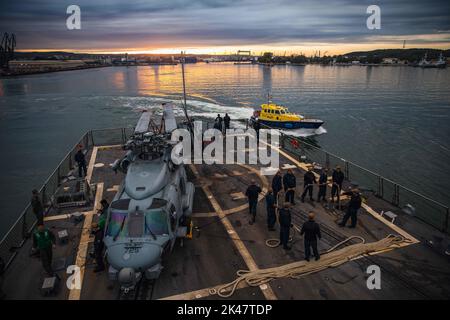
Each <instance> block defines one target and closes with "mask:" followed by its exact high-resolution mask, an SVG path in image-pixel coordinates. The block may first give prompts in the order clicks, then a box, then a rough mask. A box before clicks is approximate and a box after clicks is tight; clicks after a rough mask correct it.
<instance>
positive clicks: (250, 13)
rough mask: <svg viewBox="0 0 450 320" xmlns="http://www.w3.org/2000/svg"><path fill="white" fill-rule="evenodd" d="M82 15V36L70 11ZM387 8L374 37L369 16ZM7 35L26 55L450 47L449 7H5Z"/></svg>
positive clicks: (207, 1) (357, 1)
mask: <svg viewBox="0 0 450 320" xmlns="http://www.w3.org/2000/svg"><path fill="white" fill-rule="evenodd" d="M71 4H76V5H78V6H79V7H80V8H81V30H68V29H67V27H66V19H67V17H68V16H69V15H68V14H67V13H66V9H67V7H68V6H69V5H71ZM371 4H376V5H378V6H379V7H380V8H381V29H380V30H369V29H368V28H367V27H366V19H367V18H368V17H369V14H367V13H366V9H367V7H368V6H369V5H371ZM0 32H10V33H15V35H16V37H17V49H19V50H72V51H79V52H80V51H82V52H179V51H180V50H181V49H184V50H188V52H192V53H196V52H198V53H223V52H233V51H235V50H237V49H242V50H245V49H251V50H253V51H256V52H257V53H259V52H260V51H265V50H272V51H275V52H280V53H281V52H284V51H287V53H288V54H290V53H294V52H297V53H298V52H304V53H311V52H314V51H316V50H321V52H322V53H324V52H325V51H328V54H331V53H343V52H348V51H353V50H367V49H374V48H401V47H402V45H403V40H406V47H407V48H412V47H435V48H450V1H448V0H427V1H424V0H383V1H375V0H370V1H366V0H324V1H317V0H305V1H304V0H146V1H144V0H137V1H131V0H129V1H126V0H123V1H118V0H111V1H107V0H95V1H94V0H89V1H86V0H70V1H66V0H53V1H52V0H20V1H4V0H0Z"/></svg>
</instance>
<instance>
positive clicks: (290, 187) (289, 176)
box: [283, 169, 297, 204]
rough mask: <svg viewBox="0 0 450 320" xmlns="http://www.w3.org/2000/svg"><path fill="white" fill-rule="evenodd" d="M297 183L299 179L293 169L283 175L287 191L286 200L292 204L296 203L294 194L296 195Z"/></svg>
mask: <svg viewBox="0 0 450 320" xmlns="http://www.w3.org/2000/svg"><path fill="white" fill-rule="evenodd" d="M296 185H297V181H296V178H295V175H294V173H293V172H292V169H288V171H287V173H286V174H285V175H284V176H283V187H284V193H285V199H284V200H285V201H287V202H290V203H291V204H295V200H294V196H295V187H296Z"/></svg>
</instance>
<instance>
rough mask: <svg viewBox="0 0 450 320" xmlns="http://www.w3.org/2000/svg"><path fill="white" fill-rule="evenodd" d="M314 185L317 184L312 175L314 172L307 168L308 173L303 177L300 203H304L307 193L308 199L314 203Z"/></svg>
mask: <svg viewBox="0 0 450 320" xmlns="http://www.w3.org/2000/svg"><path fill="white" fill-rule="evenodd" d="M314 183H317V181H316V176H315V175H314V172H313V171H312V167H309V168H308V171H306V172H305V174H304V175H303V193H302V202H305V196H306V194H307V193H309V198H310V199H311V201H314V199H313V196H312V195H313V185H314Z"/></svg>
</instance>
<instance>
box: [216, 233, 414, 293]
mask: <svg viewBox="0 0 450 320" xmlns="http://www.w3.org/2000/svg"><path fill="white" fill-rule="evenodd" d="M356 238H357V239H360V240H361V241H362V242H361V243H357V244H352V245H349V246H347V247H344V248H342V249H339V250H336V249H337V248H338V247H340V246H342V245H343V244H344V243H346V242H348V241H350V240H352V239H356ZM408 241H409V240H407V239H405V238H404V237H402V236H399V235H393V234H389V235H388V236H386V237H385V238H383V239H381V240H379V241H375V242H371V243H366V242H365V240H364V238H362V237H359V236H352V237H349V238H347V239H345V240H343V241H341V242H339V243H338V244H336V245H335V246H333V247H331V248H330V249H328V250H327V251H326V252H325V254H324V255H323V256H322V257H321V258H320V260H318V261H312V262H307V261H306V260H302V261H296V262H293V263H289V264H285V265H282V266H278V267H273V268H267V269H257V270H254V271H250V270H238V271H237V272H236V274H237V276H238V277H237V278H236V279H235V280H234V281H232V282H230V283H227V284H225V285H222V286H220V287H217V288H215V289H212V290H210V294H217V295H218V296H220V297H222V298H228V297H231V296H232V295H233V294H234V292H235V290H236V288H237V287H238V285H239V284H240V283H241V282H242V281H245V282H246V284H247V285H248V286H251V287H256V286H260V285H263V284H265V283H268V282H270V281H272V280H274V279H278V278H291V279H299V278H301V277H304V276H306V275H309V274H312V273H316V272H319V271H322V270H325V269H327V268H333V267H337V266H339V265H341V264H344V263H346V262H348V261H350V260H352V259H354V258H356V257H358V256H361V255H366V254H369V253H372V252H377V251H382V250H385V249H389V248H393V247H398V246H399V245H400V244H401V243H403V242H408Z"/></svg>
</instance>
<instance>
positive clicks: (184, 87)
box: [181, 51, 193, 132]
mask: <svg viewBox="0 0 450 320" xmlns="http://www.w3.org/2000/svg"><path fill="white" fill-rule="evenodd" d="M184 60H185V57H184V51H181V74H182V75H183V110H184V116H185V117H186V120H187V122H188V126H189V129H190V130H191V132H193V128H192V123H191V119H190V118H189V115H188V113H187V104H186V81H185V78H184Z"/></svg>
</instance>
